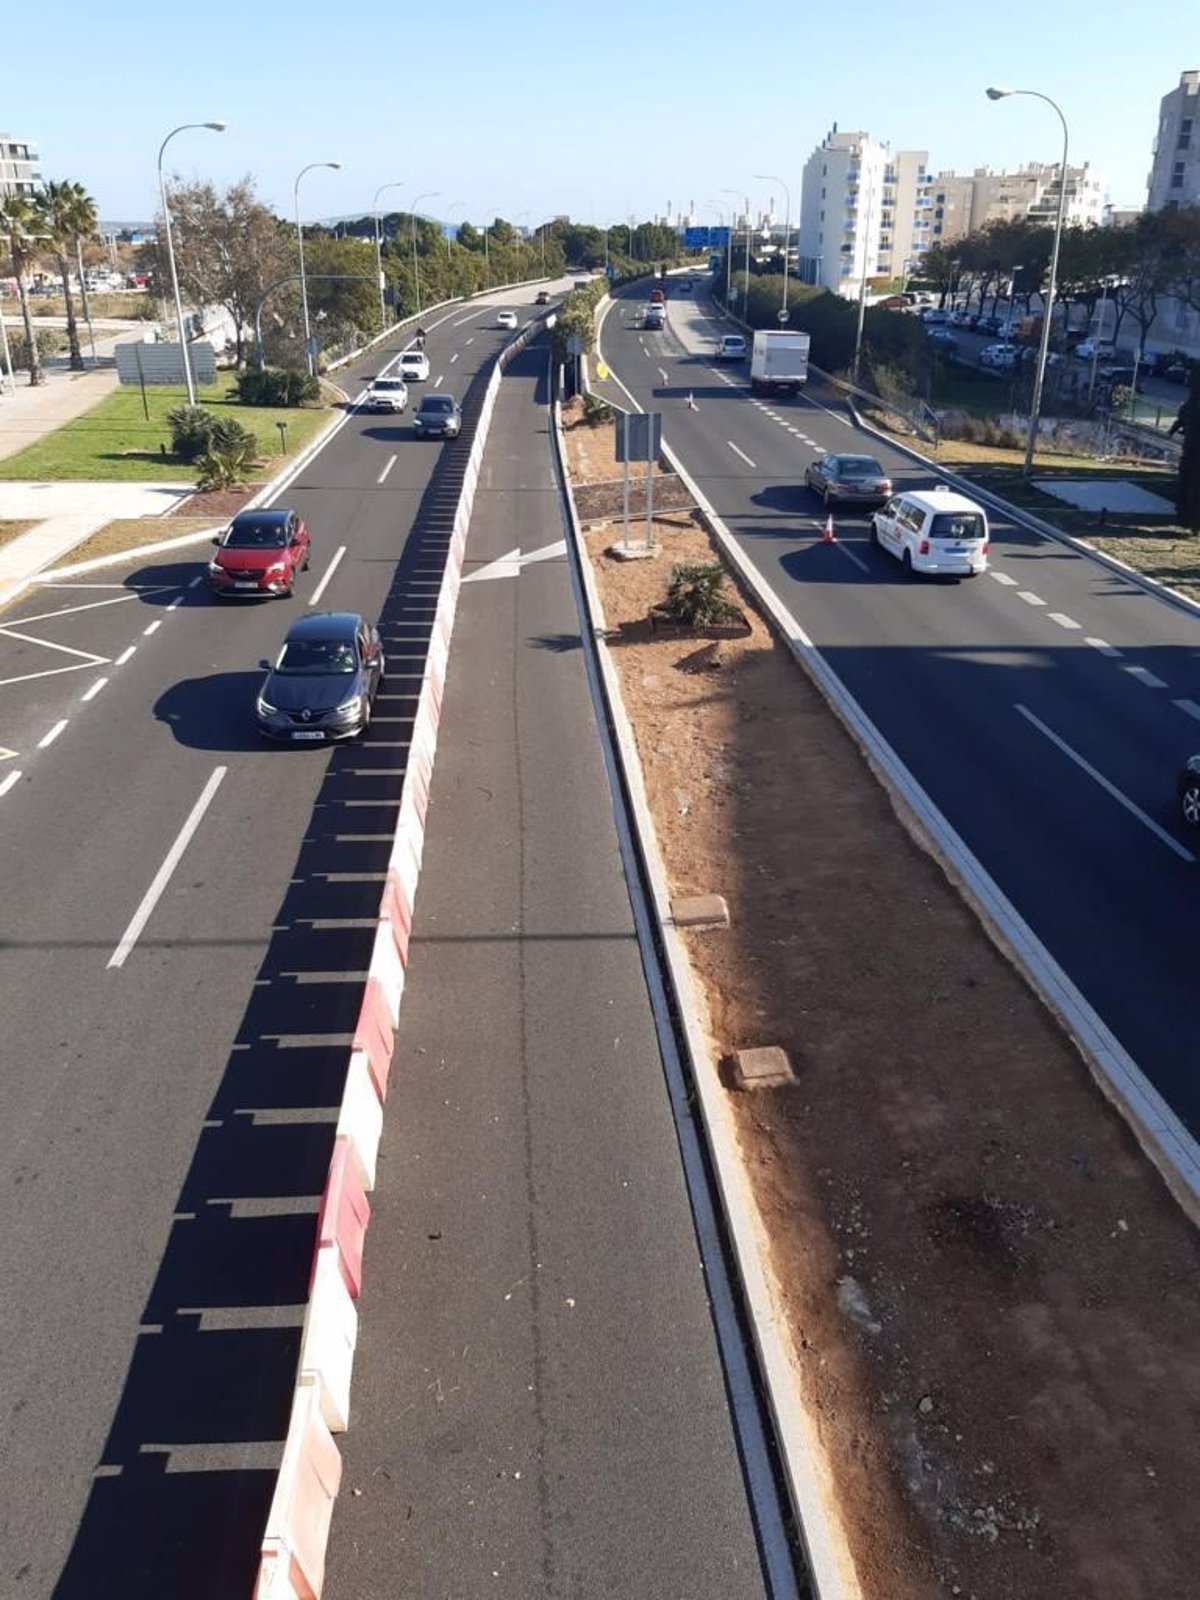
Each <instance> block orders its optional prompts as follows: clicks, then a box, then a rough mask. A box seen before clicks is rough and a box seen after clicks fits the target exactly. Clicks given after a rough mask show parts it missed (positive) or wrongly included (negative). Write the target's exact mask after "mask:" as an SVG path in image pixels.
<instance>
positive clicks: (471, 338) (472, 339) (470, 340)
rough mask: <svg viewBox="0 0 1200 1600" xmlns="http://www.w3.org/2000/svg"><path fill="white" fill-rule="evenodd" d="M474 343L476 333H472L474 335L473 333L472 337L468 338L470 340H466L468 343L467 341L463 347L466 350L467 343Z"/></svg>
mask: <svg viewBox="0 0 1200 1600" xmlns="http://www.w3.org/2000/svg"><path fill="white" fill-rule="evenodd" d="M474 343H475V335H474V334H472V335H471V337H470V338H469V339H468V340H467V341H466V343H465V344H464V345H463V349H464V350H465V349H466V348H467V345H468V344H474Z"/></svg>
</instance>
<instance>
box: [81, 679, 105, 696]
mask: <svg viewBox="0 0 1200 1600" xmlns="http://www.w3.org/2000/svg"><path fill="white" fill-rule="evenodd" d="M107 682H108V679H107V678H97V679H96V681H95V683H94V684H93V685H92V687H91V688H90V689H89V690H88V691H87V692H86V693H85V694H81V695H80V696H79V698H80V700H82V701H88V700H94V699H95V698H96V696H97V695H98V694H99V693H100V691H101V689H103V687H104V685H105V684H106V683H107Z"/></svg>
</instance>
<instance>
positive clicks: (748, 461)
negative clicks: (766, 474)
mask: <svg viewBox="0 0 1200 1600" xmlns="http://www.w3.org/2000/svg"><path fill="white" fill-rule="evenodd" d="M725 443H726V444H727V445H728V446H729V448H730V449H731V450H732V451H733V453H734V455H735V456H741V458H742V460H743V461H744V462H745V463H746V465H747V466H748V467H751V468H754V470H755V471H757V470H758V469H757V468H756V467H755V466H754V462H753V461H751V459H750V457H749V456H748V455H747V454H746V452H745V451H744V450H739V449H738V447H737V445H735V444H734V442H733V440H732V439H726V441H725Z"/></svg>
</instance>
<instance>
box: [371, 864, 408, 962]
mask: <svg viewBox="0 0 1200 1600" xmlns="http://www.w3.org/2000/svg"><path fill="white" fill-rule="evenodd" d="M379 916H380V920H381V921H383V922H386V923H387V925H388V929H389V931H390V933H391V936H392V942H393V944H394V945H395V946H396V954H397V955H398V956H399V957H400V961H401V964H402V965H403V966H405V967H407V966H408V943H409V939H410V938H411V937H412V902H411V901H410V900H409V898H408V891H407V890H406V889H405V887H404V883H403V881H402V880H401V877H400V874H399V873H398V872H389V873H388V875H387V880H386V882H385V883H384V886H383V898H382V900H381V901H380V903H379Z"/></svg>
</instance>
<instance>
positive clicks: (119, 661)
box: [113, 644, 137, 667]
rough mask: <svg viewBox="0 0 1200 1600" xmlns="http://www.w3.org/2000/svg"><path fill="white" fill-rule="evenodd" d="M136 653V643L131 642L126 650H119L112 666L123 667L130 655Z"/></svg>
mask: <svg viewBox="0 0 1200 1600" xmlns="http://www.w3.org/2000/svg"><path fill="white" fill-rule="evenodd" d="M136 654H137V645H135V644H131V645H130V646H129V649H128V650H123V651H122V652H121V654H120V655H119V656H118V657H117V659H116V660H115V661H114V662H113V666H114V667H123V666H124V665H125V663H126V662H127V661H128V660H129V659H130V657H131V656H133V655H136Z"/></svg>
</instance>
